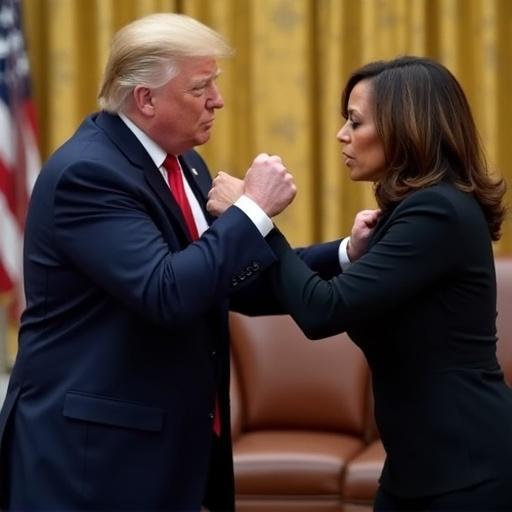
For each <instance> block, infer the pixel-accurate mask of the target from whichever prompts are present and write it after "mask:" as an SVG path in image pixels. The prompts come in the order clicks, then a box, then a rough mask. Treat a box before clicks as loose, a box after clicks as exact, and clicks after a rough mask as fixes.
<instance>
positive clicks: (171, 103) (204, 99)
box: [148, 57, 224, 154]
mask: <svg viewBox="0 0 512 512" xmlns="http://www.w3.org/2000/svg"><path fill="white" fill-rule="evenodd" d="M179 70H180V71H179V74H178V75H177V76H176V77H174V78H173V79H172V80H171V81H170V82H168V83H167V84H165V85H163V86H162V87H159V88H157V89H153V90H152V102H153V107H154V116H153V119H152V121H151V124H150V126H149V127H148V135H149V136H150V137H151V138H152V139H153V140H154V141H155V142H157V143H158V144H159V145H160V146H161V147H162V148H163V149H164V150H165V151H167V153H170V154H179V153H183V152H184V151H187V150H189V149H192V148H193V147H194V146H199V145H201V144H204V143H205V142H207V141H208V139H209V138H210V130H211V128H212V126H213V122H214V118H215V110H216V109H218V108H222V107H223V106H224V100H223V99H222V96H221V95H220V93H219V90H218V88H217V85H216V83H215V80H216V78H217V76H218V75H219V70H218V68H217V63H216V62H215V59H212V58H208V57H197V58H189V59H184V60H183V61H181V62H180V63H179Z"/></svg>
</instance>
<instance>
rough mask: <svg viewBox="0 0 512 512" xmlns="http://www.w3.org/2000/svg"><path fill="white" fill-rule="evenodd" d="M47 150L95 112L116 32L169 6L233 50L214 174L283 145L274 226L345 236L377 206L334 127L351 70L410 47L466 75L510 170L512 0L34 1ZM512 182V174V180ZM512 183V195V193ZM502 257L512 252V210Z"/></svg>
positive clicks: (315, 235) (30, 28)
mask: <svg viewBox="0 0 512 512" xmlns="http://www.w3.org/2000/svg"><path fill="white" fill-rule="evenodd" d="M23 7H24V18H25V29H26V36H27V41H28V50H29V55H30V58H31V65H32V75H33V77H32V78H33V82H34V86H35V97H36V101H37V105H38V111H39V119H40V121H39V123H40V131H41V143H42V147H41V152H42V155H43V157H44V158H46V157H48V156H49V154H50V153H51V152H52V151H53V150H54V149H55V148H56V147H57V146H59V145H60V144H61V143H62V142H63V141H64V140H65V139H67V138H68V137H69V136H70V135H71V134H72V133H73V132H74V130H75V129H76V127H77V126H78V124H79V123H80V122H81V120H82V119H83V118H84V117H85V116H86V115H87V114H88V113H90V112H92V111H94V110H96V109H97V108H98V107H97V103H96V95H97V90H98V84H99V80H100V77H101V73H102V69H103V66H104V64H105V60H106V56H107V54H108V48H109V44H110V40H111V38H112V36H113V34H114V33H115V32H116V31H117V30H118V29H119V28H120V27H121V26H123V25H124V24H126V23H127V22H129V21H131V20H133V19H135V18H137V17H140V16H142V15H145V14H149V13H152V12H159V11H172V12H182V13H185V14H188V15H191V16H194V17H196V18H198V19H199V20H201V21H203V22H205V23H206V24H208V25H210V26H212V27H213V28H215V29H217V30H218V31H219V32H221V33H222V34H223V35H224V36H225V37H226V38H227V39H228V41H229V42H230V43H231V44H232V45H233V46H234V47H235V48H236V51H237V53H236V55H235V57H234V58H233V59H230V60H227V61H225V62H221V63H220V66H221V69H222V70H223V73H222V76H221V77H220V79H219V84H220V87H221V91H222V93H223V96H224V99H225V101H226V107H225V109H224V110H223V111H221V112H220V113H219V115H218V120H217V125H216V126H215V128H214V130H213V136H212V139H211V141H210V142H209V143H208V144H207V145H205V146H204V147H201V148H200V151H201V153H202V154H203V155H204V156H205V157H206V158H207V160H208V162H209V164H210V166H211V168H212V171H213V172H216V171H218V170H226V171H228V172H231V173H234V174H236V175H238V176H243V175H244V173H245V171H246V169H247V167H248V166H249V165H250V162H251V161H252V159H253V158H254V156H255V155H256V154H257V153H259V152H269V153H277V154H280V155H281V156H282V157H283V159H284V161H285V162H286V164H287V165H288V167H289V168H290V170H291V171H292V172H293V174H294V175H295V177H296V181H297V185H298V195H297V198H296V199H295V201H294V203H293V205H292V206H291V207H290V208H289V209H287V210H286V211H285V212H284V213H283V214H282V215H281V216H280V217H279V218H278V219H277V223H278V225H279V226H280V228H281V229H282V230H283V231H284V233H285V234H286V235H287V236H288V237H289V239H290V241H291V242H292V243H293V244H295V245H302V244H307V243H311V242H314V241H321V240H329V239H334V238H337V237H339V236H342V235H344V234H346V233H347V232H348V231H349V230H350V227H351V225H352V221H353V218H354V215H355V213H356V212H357V211H359V210H360V209H362V208H368V207H373V206H374V204H375V203H374V200H373V193H372V188H371V186H370V185H369V184H361V183H352V182H350V180H349V179H348V177H347V171H346V170H345V168H344V166H343V164H342V160H341V150H340V145H339V143H338V142H337V141H336V138H335V136H336V132H337V131H338V129H339V127H340V126H341V124H342V119H341V117H340V91H341V87H342V86H343V84H344V82H345V80H346V78H347V76H348V74H349V73H350V71H351V70H353V69H355V68H356V67H358V66H360V65H362V64H364V63H366V62H368V61H370V60H375V59H382V58H392V57H394V56H396V55H400V54H406V53H410V54H416V55H426V56H429V57H433V58H435V59H438V60H440V61H441V62H442V63H444V64H445V65H446V66H447V67H448V68H449V69H450V70H451V71H452V72H453V73H454V74H455V75H456V76H457V78H458V79H459V80H460V82H461V83H462V85H463V87H464V88H465V91H466V93H467V95H468V99H469V101H470V103H471V105H472V108H473V112H474V114H475V118H476V121H477V124H478V127H479V130H480V133H481V136H482V139H483V142H484V145H485V147H486V150H487V156H488V160H489V164H490V168H491V169H496V171H497V172H499V173H500V174H502V175H503V176H505V177H506V178H507V179H508V181H512V144H511V143H510V140H511V138H512V128H511V126H512V125H511V122H510V119H512V99H511V93H510V91H512V67H511V66H510V63H511V62H512V43H511V42H510V36H509V34H510V33H512V2H511V1H510V0H24V2H23ZM511 187H512V185H511ZM511 199H512V191H509V192H508V202H509V203H510V202H511ZM495 250H496V253H497V254H500V255H502V254H509V255H512V221H511V220H510V217H509V218H508V220H507V222H506V224H505V226H504V236H503V239H502V241H500V242H499V243H498V244H496V247H495Z"/></svg>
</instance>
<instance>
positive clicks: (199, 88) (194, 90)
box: [192, 85, 206, 94]
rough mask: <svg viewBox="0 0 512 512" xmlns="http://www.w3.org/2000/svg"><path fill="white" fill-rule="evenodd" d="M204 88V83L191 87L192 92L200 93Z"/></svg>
mask: <svg viewBox="0 0 512 512" xmlns="http://www.w3.org/2000/svg"><path fill="white" fill-rule="evenodd" d="M205 89H206V86H204V85H196V86H195V87H192V93H193V94H202V93H203V92H204V90H205Z"/></svg>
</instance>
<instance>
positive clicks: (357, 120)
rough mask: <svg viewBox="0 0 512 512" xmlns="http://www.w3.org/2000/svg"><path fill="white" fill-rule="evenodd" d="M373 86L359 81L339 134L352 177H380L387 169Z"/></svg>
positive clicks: (361, 178) (363, 179) (356, 178)
mask: <svg viewBox="0 0 512 512" xmlns="http://www.w3.org/2000/svg"><path fill="white" fill-rule="evenodd" d="M372 94H373V92H372V87H371V83H370V81H369V80H361V81H360V82H358V83H357V84H356V85H355V86H354V88H353V89H352V91H351V93H350V97H349V99H348V105H347V107H348V108H347V112H348V119H347V122H346V123H345V124H344V125H343V126H342V127H341V129H340V131H339V132H338V133H337V135H336V138H337V139H338V140H339V141H340V142H341V143H342V144H344V147H343V156H344V158H345V165H346V166H347V167H348V168H349V171H350V179H351V180H353V181H377V180H378V179H379V178H380V177H381V176H382V175H383V173H384V172H385V170H386V159H385V156H384V145H383V144H382V141H381V140H380V138H379V136H378V135H377V129H376V126H375V122H374V120H373V103H372Z"/></svg>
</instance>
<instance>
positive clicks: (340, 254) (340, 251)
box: [338, 236, 352, 271]
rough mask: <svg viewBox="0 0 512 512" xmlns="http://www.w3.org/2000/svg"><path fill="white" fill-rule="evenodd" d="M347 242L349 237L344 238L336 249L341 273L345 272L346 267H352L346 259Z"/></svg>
mask: <svg viewBox="0 0 512 512" xmlns="http://www.w3.org/2000/svg"><path fill="white" fill-rule="evenodd" d="M349 242H350V237H349V236H347V238H344V239H343V240H342V241H341V243H340V246H339V247H338V258H339V260H340V266H341V270H343V271H345V270H347V269H348V267H350V265H352V262H351V261H350V259H349V258H348V251H347V246H348V243H349Z"/></svg>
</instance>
